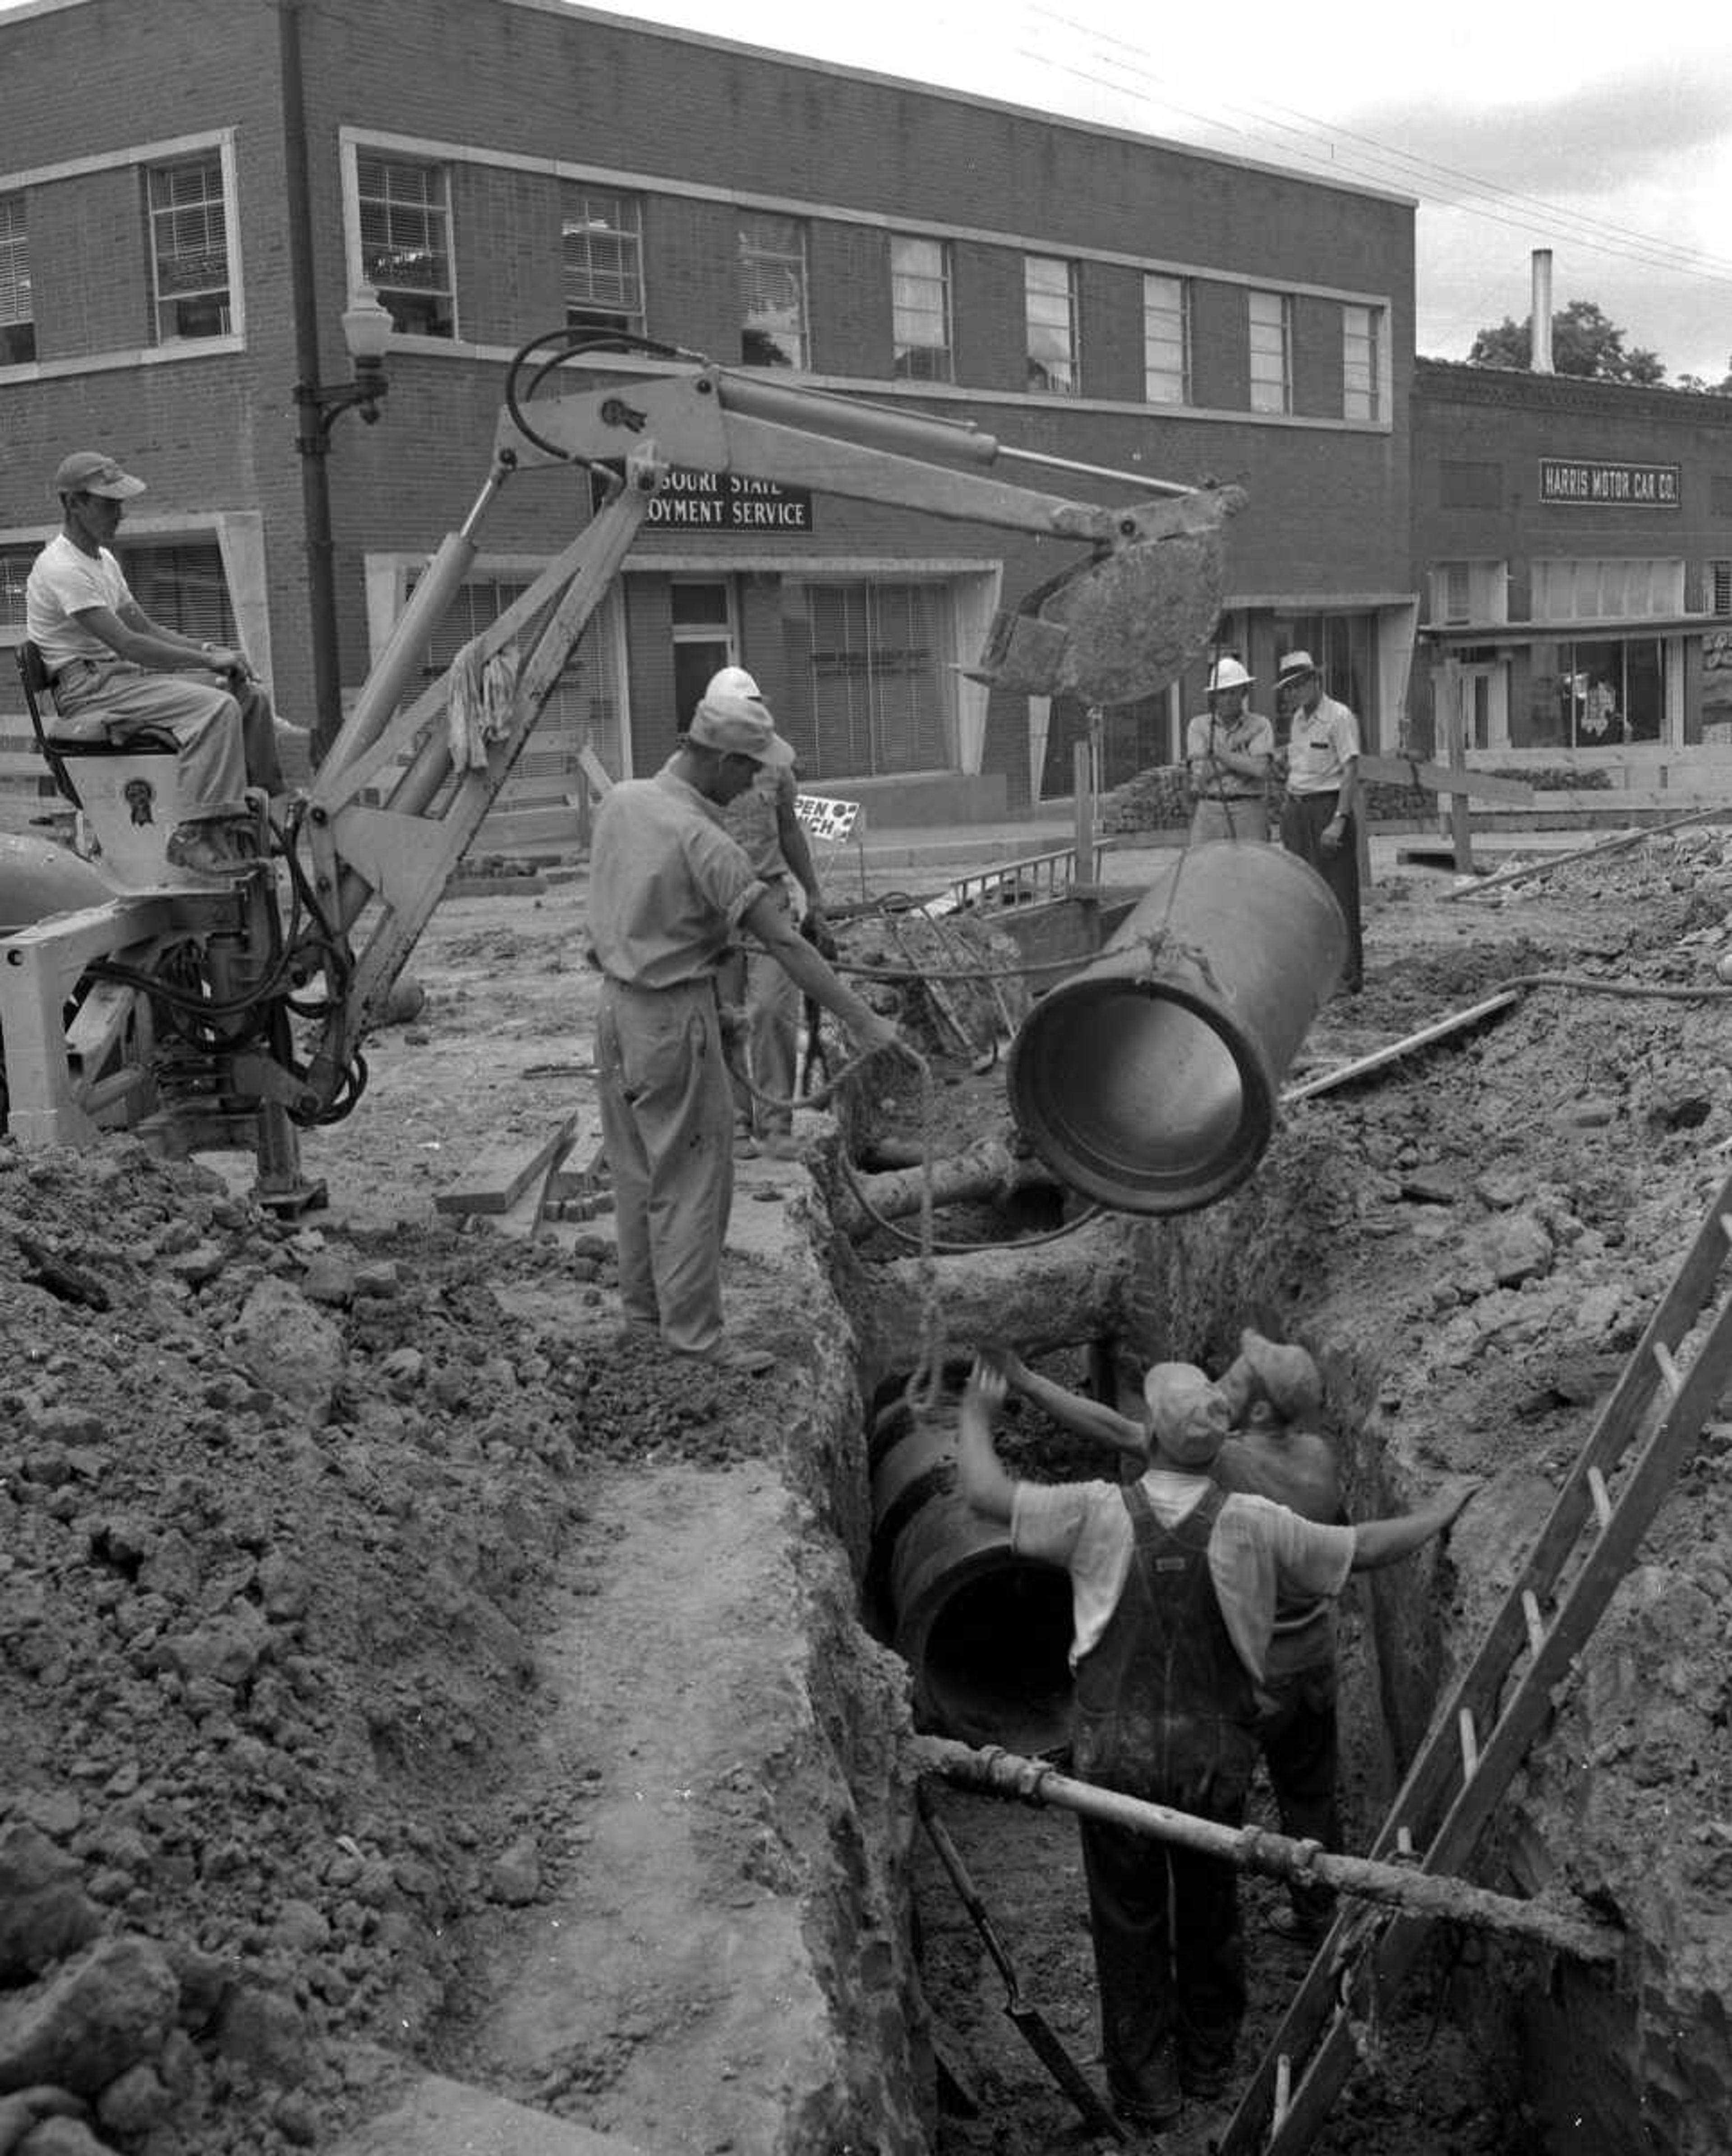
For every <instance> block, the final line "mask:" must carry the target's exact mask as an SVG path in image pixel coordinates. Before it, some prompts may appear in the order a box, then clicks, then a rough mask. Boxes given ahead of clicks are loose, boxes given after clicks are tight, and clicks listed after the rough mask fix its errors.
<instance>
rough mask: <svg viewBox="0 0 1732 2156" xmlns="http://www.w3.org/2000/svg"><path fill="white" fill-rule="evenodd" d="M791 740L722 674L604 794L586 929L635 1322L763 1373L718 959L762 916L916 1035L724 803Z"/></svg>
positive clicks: (777, 763)
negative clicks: (734, 1228)
mask: <svg viewBox="0 0 1732 2156" xmlns="http://www.w3.org/2000/svg"><path fill="white" fill-rule="evenodd" d="M793 765H794V750H793V748H792V747H791V746H790V745H789V742H786V741H784V739H783V737H782V736H781V735H780V734H779V733H778V732H777V731H776V728H775V721H774V720H773V718H772V717H771V716H770V712H769V710H768V706H766V705H765V703H764V702H763V699H762V698H761V697H759V696H749V695H747V694H745V693H743V691H742V690H738V689H737V688H734V689H728V688H723V689H717V687H716V686H715V685H713V683H712V686H711V688H710V689H709V690H708V691H707V693H706V695H705V696H704V697H703V699H702V701H701V702H700V703H699V705H698V706H697V709H696V712H694V714H693V715H692V718H691V724H690V726H688V727H687V729H686V732H685V733H684V734H683V735H681V737H680V742H679V746H678V747H677V748H676V750H675V752H674V754H673V755H672V756H671V757H670V758H669V760H668V761H667V762H666V763H665V764H664V765H663V766H662V767H661V769H660V771H658V772H657V773H655V777H654V778H640V779H626V780H624V781H623V782H622V783H620V784H619V785H617V786H614V787H613V788H610V789H609V792H608V793H606V794H604V796H603V798H602V802H601V805H600V807H599V808H598V809H597V811H596V816H595V828H594V834H593V837H592V840H591V844H590V850H589V942H590V950H591V955H592V957H593V958H594V962H595V963H596V964H597V965H598V966H599V967H600V968H601V970H602V972H603V973H604V974H605V975H606V976H607V978H606V979H605V981H604V983H603V986H602V993H601V1004H600V1009H599V1013H598V1015H597V1019H596V1029H595V1063H596V1077H597V1091H598V1092H599V1097H600V1106H601V1127H602V1143H603V1146H604V1149H605V1151H606V1153H607V1158H608V1165H609V1168H610V1169H611V1170H612V1173H613V1184H614V1219H615V1224H616V1228H617V1234H618V1242H619V1296H620V1301H621V1302H622V1303H623V1305H624V1311H625V1317H626V1322H627V1326H628V1328H630V1329H633V1330H635V1331H636V1332H639V1333H640V1334H641V1336H642V1337H645V1338H647V1337H650V1335H651V1333H652V1332H659V1334H660V1337H661V1340H662V1342H663V1343H664V1344H665V1345H666V1347H669V1348H671V1350H673V1352H674V1353H676V1354H680V1355H686V1356H691V1357H693V1358H696V1359H698V1360H701V1361H702V1362H703V1363H707V1364H709V1365H711V1366H712V1367H716V1368H722V1369H724V1370H732V1371H737V1372H738V1373H742V1374H743V1375H747V1376H755V1375H758V1374H759V1373H762V1372H763V1371H764V1370H766V1369H768V1368H769V1367H770V1365H771V1364H772V1363H773V1362H774V1360H775V1358H774V1357H773V1355H772V1354H771V1353H768V1351H767V1350H764V1349H753V1348H749V1347H743V1346H741V1345H739V1344H738V1343H735V1342H730V1341H729V1340H728V1339H727V1336H726V1334H725V1332H724V1331H723V1327H722V1244H723V1242H724V1240H725V1239H726V1236H727V1218H728V1213H729V1210H730V1209H731V1207H732V1202H733V1094H732V1086H731V1084H730V1081H729V1078H728V1073H727V1065H726V1063H725V1061H724V1060H723V1057H722V1033H721V1024H720V1019H719V1015H718V1011H717V994H716V984H717V973H718V972H719V970H720V968H721V966H722V961H723V959H724V958H725V957H726V956H727V950H728V947H729V945H730V944H731V943H732V942H733V941H734V940H735V938H736V937H737V936H738V932H739V931H740V929H741V928H742V927H744V928H746V929H748V930H749V931H750V932H751V934H752V935H753V937H755V938H756V939H757V941H758V942H759V943H760V944H762V945H763V947H764V949H765V950H766V951H767V952H768V953H769V955H770V957H772V958H773V959H774V960H775V961H776V962H778V963H779V965H780V966H781V967H783V968H784V970H785V971H786V972H787V973H789V976H790V977H791V978H792V979H793V981H794V984H795V986H796V987H797V988H799V990H800V991H801V992H802V993H804V994H805V995H808V996H810V997H811V998H813V999H814V1000H815V1002H817V1003H819V1004H821V1005H822V1006H823V1007H824V1009H825V1010H827V1011H829V1012H830V1013H831V1014H832V1015H833V1016H834V1017H835V1018H837V1019H840V1021H841V1023H842V1024H844V1025H845V1026H846V1027H847V1028H848V1029H849V1031H850V1032H851V1034H853V1036H854V1038H855V1040H856V1043H857V1044H858V1045H859V1046H860V1047H861V1049H862V1050H865V1051H866V1052H868V1053H870V1052H871V1051H873V1050H878V1049H885V1048H901V1047H902V1045H903V1044H902V1037H901V1035H900V1034H898V1033H897V1029H896V1028H895V1026H894V1025H893V1024H892V1023H891V1022H890V1020H889V1019H887V1018H882V1017H881V1016H880V1015H879V1014H878V1013H877V1012H876V1011H875V1010H873V1009H871V1006H870V1005H869V1004H865V1003H863V1002H862V1001H861V998H859V997H858V996H856V994H855V993H854V992H853V991H852V990H851V988H847V987H846V986H845V984H844V983H842V982H841V981H840V979H838V978H837V977H836V975H835V973H833V972H832V971H831V969H830V967H829V966H828V965H827V964H826V963H825V960H824V959H823V958H822V957H820V955H819V953H818V952H817V951H816V950H815V949H814V948H813V947H812V945H811V944H809V943H808V942H804V940H803V939H802V937H800V936H799V933H798V932H796V930H795V929H794V925H793V923H792V921H790V920H789V916H788V912H787V910H786V908H785V906H783V905H782V904H781V903H779V901H778V899H777V898H776V897H775V896H774V895H773V893H772V891H771V890H770V887H769V886H768V884H766V883H765V882H764V880H763V878H762V877H761V876H759V875H758V874H757V873H756V872H755V871H754V870H753V866H752V864H751V862H750V861H749V860H748V859H747V858H746V855H745V854H744V853H743V851H742V850H741V849H740V847H739V846H738V844H737V843H736V842H735V841H734V840H733V839H731V838H729V837H728V835H727V832H726V831H725V830H723V829H722V824H721V820H720V817H719V815H718V814H717V811H718V810H720V809H722V808H726V807H727V803H729V802H730V801H732V800H734V799H736V798H738V796H739V795H740V794H741V793H744V792H745V790H746V788H748V786H750V785H751V784H752V783H753V780H754V779H755V778H757V776H758V773H759V772H761V771H773V772H780V771H787V770H791V769H792V767H793Z"/></svg>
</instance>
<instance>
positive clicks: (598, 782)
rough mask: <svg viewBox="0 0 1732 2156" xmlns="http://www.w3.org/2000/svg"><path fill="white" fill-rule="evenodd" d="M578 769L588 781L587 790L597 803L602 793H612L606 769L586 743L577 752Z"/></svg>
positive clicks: (610, 781)
mask: <svg viewBox="0 0 1732 2156" xmlns="http://www.w3.org/2000/svg"><path fill="white" fill-rule="evenodd" d="M578 770H579V771H581V772H582V773H583V777H584V778H585V779H586V780H588V785H589V790H590V792H591V793H593V794H594V796H595V798H596V799H597V800H598V801H599V800H600V798H601V797H602V795H603V794H604V793H612V792H613V790H614V782H613V780H612V779H611V778H609V776H608V767H607V766H606V765H605V764H604V762H602V760H601V758H600V757H599V756H598V755H597V754H596V753H595V751H594V749H593V748H591V747H590V746H589V744H588V742H584V744H583V747H582V748H580V749H579V750H578Z"/></svg>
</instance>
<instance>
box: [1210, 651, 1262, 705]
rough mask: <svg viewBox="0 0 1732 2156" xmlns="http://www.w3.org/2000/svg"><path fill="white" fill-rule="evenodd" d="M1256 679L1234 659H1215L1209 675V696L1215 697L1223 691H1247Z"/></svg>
mask: <svg viewBox="0 0 1732 2156" xmlns="http://www.w3.org/2000/svg"><path fill="white" fill-rule="evenodd" d="M1256 678H1257V677H1256V675H1251V674H1247V673H1246V670H1245V669H1244V668H1243V667H1242V666H1241V665H1240V664H1239V662H1238V660H1236V659H1217V660H1215V665H1214V666H1213V668H1212V669H1211V670H1210V675H1209V694H1210V696H1219V695H1220V693H1221V690H1223V689H1248V688H1249V687H1250V686H1251V683H1252V681H1253V680H1256Z"/></svg>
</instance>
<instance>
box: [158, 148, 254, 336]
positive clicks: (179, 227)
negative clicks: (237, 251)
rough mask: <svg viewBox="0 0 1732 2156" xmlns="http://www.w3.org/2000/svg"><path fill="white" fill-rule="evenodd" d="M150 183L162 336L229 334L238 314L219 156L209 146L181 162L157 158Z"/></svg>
mask: <svg viewBox="0 0 1732 2156" xmlns="http://www.w3.org/2000/svg"><path fill="white" fill-rule="evenodd" d="M145 185H146V197H147V200H148V202H149V205H150V223H151V284H152V295H153V296H154V299H155V302H156V311H157V342H158V343H159V344H171V343H173V342H175V341H177V340H178V339H180V338H182V337H211V336H228V335H229V332H230V331H231V330H232V329H233V327H234V316H233V312H232V311H231V309H230V306H229V223H228V216H227V213H226V209H225V207H224V200H223V160H222V157H221V156H220V155H219V153H218V151H215V150H210V151H205V152H204V153H203V154H202V155H201V156H199V157H190V158H188V160H187V161H186V162H184V163H182V164H173V165H153V166H152V167H150V168H149V170H148V171H147V172H146V174H145Z"/></svg>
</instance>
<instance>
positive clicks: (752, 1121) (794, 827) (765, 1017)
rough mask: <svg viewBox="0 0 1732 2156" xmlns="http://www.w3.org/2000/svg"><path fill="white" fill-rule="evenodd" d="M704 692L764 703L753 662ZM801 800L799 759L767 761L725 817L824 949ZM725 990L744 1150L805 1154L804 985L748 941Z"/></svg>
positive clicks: (717, 678) (731, 962) (727, 971)
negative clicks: (733, 1022)
mask: <svg viewBox="0 0 1732 2156" xmlns="http://www.w3.org/2000/svg"><path fill="white" fill-rule="evenodd" d="M704 695H705V696H707V697H709V696H755V697H757V698H758V701H760V702H762V701H763V692H762V690H760V689H759V688H758V683H757V681H756V680H755V679H754V678H753V675H750V674H748V672H747V671H746V670H745V668H744V667H743V666H724V667H723V668H722V670H721V672H720V673H719V674H715V675H712V676H711V677H710V682H709V685H708V686H707V688H706V690H704ZM766 708H768V706H766ZM798 799H799V795H798V793H797V792H796V789H795V787H794V772H793V770H792V768H791V767H789V768H787V769H772V768H771V767H769V766H768V765H761V766H760V767H759V768H758V776H757V777H756V778H754V779H753V782H752V783H751V785H750V786H748V788H746V790H745V792H744V793H742V794H740V795H739V796H738V798H736V799H734V800H732V801H730V802H729V803H728V804H727V807H726V808H724V809H723V810H722V826H723V828H724V829H725V830H726V831H727V834H728V835H729V837H730V838H732V839H735V840H737V841H738V844H739V845H740V847H741V849H742V850H743V852H744V854H745V856H746V858H747V860H748V861H750V862H751V864H752V865H753V868H754V869H755V870H757V871H758V875H759V876H760V877H761V878H762V880H763V883H764V884H765V885H766V886H767V887H768V891H769V894H770V897H771V899H772V900H773V901H774V903H775V904H776V905H777V906H779V907H781V909H782V910H783V911H784V912H785V913H786V915H787V916H788V918H789V921H790V922H792V923H794V925H795V926H797V927H798V928H799V932H800V934H801V935H802V936H803V937H805V939H806V941H807V942H809V943H812V944H814V945H815V946H816V947H817V948H818V949H819V950H820V951H824V950H825V949H826V947H827V946H828V945H829V942H830V932H829V929H828V927H827V925H826V923H825V917H824V895H823V892H822V891H820V888H819V884H818V871H817V870H816V869H815V867H814V865H813V863H812V849H811V847H810V846H809V844H807V842H806V834H805V830H804V827H803V826H802V824H801V823H800V820H799V812H798V809H797V808H796V805H795V804H796V803H797V801H798ZM796 893H798V899H797V900H796V896H795V894H796ZM796 907H797V908H798V910H796ZM719 993H720V995H721V998H722V1009H723V1011H724V1012H727V1011H730V1010H732V1009H738V1011H740V1012H741V1013H742V1014H743V1015H742V1019H741V1021H740V1034H739V1039H738V1043H737V1045H736V1050H735V1053H736V1058H737V1060H738V1063H739V1064H740V1065H743V1070H744V1077H745V1079H746V1081H749V1082H747V1083H741V1082H738V1081H737V1082H736V1084H735V1086H734V1151H735V1152H736V1153H737V1154H738V1156H739V1158H742V1159H744V1160H749V1159H750V1158H752V1157H753V1154H755V1153H758V1152H765V1153H768V1155H769V1156H770V1158H772V1159H773V1160H793V1159H795V1158H798V1157H799V1146H798V1144H797V1143H796V1142H795V1139H794V1111H793V1109H792V1107H791V1106H789V1105H788V1104H789V1102H791V1101H792V1100H793V1098H794V1086H795V1084H796V1074H797V1070H798V1066H799V1016H800V1009H799V1007H800V993H799V988H797V987H796V986H795V985H794V980H793V978H792V977H791V975H790V974H789V973H788V971H787V968H785V967H783V966H779V965H778V964H777V962H776V961H775V960H774V959H773V958H772V957H770V955H769V954H768V952H766V951H761V950H758V949H757V948H756V947H753V948H752V949H750V950H748V949H747V948H746V947H744V946H741V947H738V948H737V949H736V950H735V951H734V952H733V953H732V954H731V956H730V957H729V959H728V962H727V965H726V966H725V967H724V968H722V980H721V983H720V987H719Z"/></svg>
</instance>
